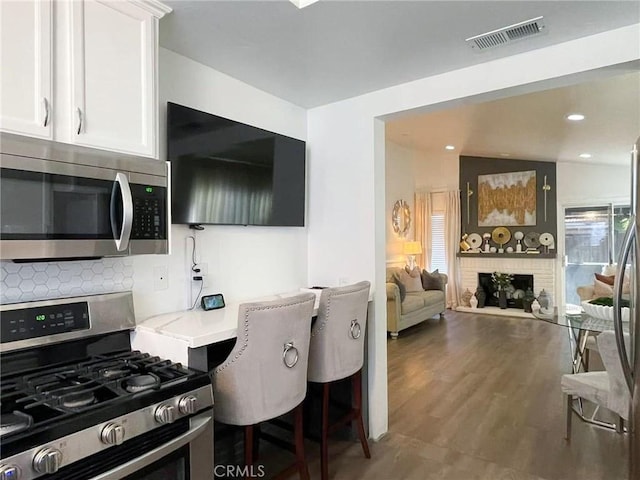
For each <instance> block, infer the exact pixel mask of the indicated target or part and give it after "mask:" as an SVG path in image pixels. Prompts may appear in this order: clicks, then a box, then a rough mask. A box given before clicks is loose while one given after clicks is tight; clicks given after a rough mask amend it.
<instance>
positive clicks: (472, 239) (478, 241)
mask: <svg viewBox="0 0 640 480" xmlns="http://www.w3.org/2000/svg"><path fill="white" fill-rule="evenodd" d="M467 243H468V244H469V246H470V247H471V248H480V247H481V246H482V237H481V236H480V235H478V234H477V233H470V234H469V236H468V237H467Z"/></svg>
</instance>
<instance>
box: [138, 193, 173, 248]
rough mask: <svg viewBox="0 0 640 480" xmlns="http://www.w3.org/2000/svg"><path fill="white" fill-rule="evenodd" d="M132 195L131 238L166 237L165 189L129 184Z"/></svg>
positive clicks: (160, 238) (158, 238)
mask: <svg viewBox="0 0 640 480" xmlns="http://www.w3.org/2000/svg"><path fill="white" fill-rule="evenodd" d="M131 196H132V197H133V226H132V228H131V239H132V240H165V239H166V238H167V189H166V188H164V187H152V186H148V185H135V184H132V185H131Z"/></svg>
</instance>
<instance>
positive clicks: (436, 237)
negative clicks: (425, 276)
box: [430, 213, 447, 273]
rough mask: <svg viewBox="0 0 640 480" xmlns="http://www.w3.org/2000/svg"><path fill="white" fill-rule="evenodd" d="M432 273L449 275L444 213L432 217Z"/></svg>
mask: <svg viewBox="0 0 640 480" xmlns="http://www.w3.org/2000/svg"><path fill="white" fill-rule="evenodd" d="M430 267H431V271H433V270H435V269H438V271H439V272H440V273H447V253H446V251H445V248H444V213H437V214H433V215H432V216H431V266H430Z"/></svg>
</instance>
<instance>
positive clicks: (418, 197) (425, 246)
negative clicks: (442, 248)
mask: <svg viewBox="0 0 640 480" xmlns="http://www.w3.org/2000/svg"><path fill="white" fill-rule="evenodd" d="M414 205H415V207H414V208H415V211H416V214H415V225H414V232H415V233H414V234H415V238H416V242H420V244H421V245H422V256H421V257H420V258H419V261H418V265H419V266H420V268H428V267H429V264H430V262H431V215H432V211H431V194H430V193H428V192H416V194H415V202H414Z"/></svg>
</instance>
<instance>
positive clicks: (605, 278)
mask: <svg viewBox="0 0 640 480" xmlns="http://www.w3.org/2000/svg"><path fill="white" fill-rule="evenodd" d="M594 275H595V277H596V280H600V281H601V282H602V283H606V284H607V285H611V286H613V282H614V281H615V279H616V276H615V275H600V274H599V273H594Z"/></svg>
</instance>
